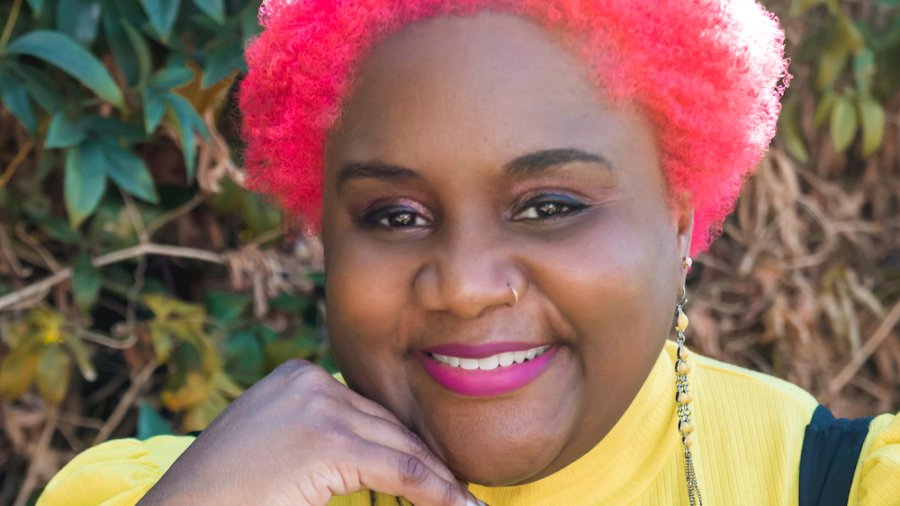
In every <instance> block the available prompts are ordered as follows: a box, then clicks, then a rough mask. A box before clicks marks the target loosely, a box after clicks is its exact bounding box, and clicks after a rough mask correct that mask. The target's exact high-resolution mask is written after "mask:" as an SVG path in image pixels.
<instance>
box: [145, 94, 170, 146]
mask: <svg viewBox="0 0 900 506" xmlns="http://www.w3.org/2000/svg"><path fill="white" fill-rule="evenodd" d="M141 100H142V101H143V103H144V131H145V132H147V134H148V135H150V134H152V133H153V132H155V131H156V127H158V126H159V122H160V121H162V117H163V114H165V112H166V102H165V100H163V99H162V97H160V96H159V94H158V93H157V92H156V91H154V90H152V89H150V88H144V89H143V90H142V91H141Z"/></svg>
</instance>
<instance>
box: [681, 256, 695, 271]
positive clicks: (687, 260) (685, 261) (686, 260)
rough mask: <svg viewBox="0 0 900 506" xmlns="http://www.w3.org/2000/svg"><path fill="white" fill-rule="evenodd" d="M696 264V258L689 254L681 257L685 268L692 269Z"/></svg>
mask: <svg viewBox="0 0 900 506" xmlns="http://www.w3.org/2000/svg"><path fill="white" fill-rule="evenodd" d="M692 265H694V259H693V258H691V257H689V256H684V257H681V266H682V267H684V268H685V269H690V268H691V266H692Z"/></svg>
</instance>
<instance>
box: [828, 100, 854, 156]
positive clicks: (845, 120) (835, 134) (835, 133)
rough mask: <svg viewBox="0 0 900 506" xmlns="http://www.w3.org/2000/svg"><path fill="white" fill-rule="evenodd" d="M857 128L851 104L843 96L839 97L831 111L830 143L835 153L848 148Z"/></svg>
mask: <svg viewBox="0 0 900 506" xmlns="http://www.w3.org/2000/svg"><path fill="white" fill-rule="evenodd" d="M858 127H859V124H858V122H857V118H856V108H855V107H854V106H853V102H852V101H851V100H850V99H849V98H847V97H845V96H839V97H838V98H837V99H835V102H834V107H833V108H832V110H831V142H832V143H833V144H834V150H835V152H837V153H843V152H844V151H846V150H847V148H848V147H850V143H852V142H853V138H854V137H856V130H857V128H858Z"/></svg>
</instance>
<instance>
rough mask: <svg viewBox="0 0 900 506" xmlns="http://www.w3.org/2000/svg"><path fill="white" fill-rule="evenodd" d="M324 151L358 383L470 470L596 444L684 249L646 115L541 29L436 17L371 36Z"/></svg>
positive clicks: (630, 388) (685, 221) (509, 475)
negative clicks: (376, 38) (606, 92)
mask: <svg viewBox="0 0 900 506" xmlns="http://www.w3.org/2000/svg"><path fill="white" fill-rule="evenodd" d="M327 151H328V154H327V157H326V174H325V187H324V192H325V197H324V228H323V240H324V245H325V254H326V273H327V286H326V290H327V310H328V327H329V333H330V336H331V339H332V342H333V347H334V353H335V356H336V357H337V360H338V363H339V365H340V367H341V370H342V371H343V372H344V376H345V378H346V379H347V381H348V383H349V384H350V385H351V386H352V387H353V388H354V389H355V390H357V391H358V392H360V393H362V394H363V395H365V396H367V397H369V398H371V399H374V400H375V401H377V402H379V403H381V404H383V405H384V406H386V407H387V408H388V409H390V410H391V411H392V412H393V413H394V414H396V415H397V417H398V418H399V419H400V420H402V421H403V422H404V423H405V424H407V425H408V426H409V427H411V428H412V429H413V430H415V431H416V432H417V433H418V434H419V435H420V436H421V437H422V438H423V440H424V441H425V442H426V443H427V444H428V445H429V446H430V447H431V448H432V449H433V450H434V452H435V453H436V454H437V455H438V456H439V457H441V458H442V459H443V460H444V461H445V462H447V464H448V465H449V466H450V468H451V469H453V471H454V472H455V473H457V475H458V476H459V477H460V478H462V479H465V480H468V481H474V482H478V483H482V484H485V485H511V484H517V483H523V482H527V481H532V480H535V479H538V478H541V477H543V476H546V475H548V474H551V473H553V472H555V471H557V470H559V469H561V468H562V467H564V466H565V465H566V464H568V463H570V462H572V461H573V460H575V459H577V458H578V457H580V456H581V455H583V454H584V453H585V452H587V451H588V450H590V449H591V448H592V447H593V446H594V445H596V443H597V442H598V441H599V440H600V439H602V438H603V437H604V435H606V433H607V432H608V431H609V430H610V428H611V427H612V426H613V425H614V424H615V423H616V421H617V420H618V419H619V417H620V416H621V415H622V414H623V412H624V411H625V409H626V408H627V407H628V405H629V403H630V402H631V400H632V399H633V398H634V396H635V394H636V393H637V392H638V390H639V389H640V387H641V385H642V383H643V381H644V379H645V378H646V377H647V374H648V373H649V371H650V369H651V367H652V365H653V363H654V361H655V359H656V357H657V356H658V354H659V353H660V350H661V348H662V345H663V341H664V340H665V338H666V336H667V334H668V332H669V329H670V326H671V323H672V315H673V311H674V305H675V303H676V300H677V297H678V291H679V287H680V286H681V283H682V282H683V279H684V270H683V269H682V267H681V258H682V256H683V255H685V254H686V253H687V252H688V250H689V244H688V241H689V237H690V227H691V223H692V218H691V214H690V210H689V209H688V208H687V205H675V206H674V207H675V208H676V209H675V210H674V211H673V210H672V208H671V207H670V206H669V204H668V201H667V196H666V190H665V187H664V182H663V177H662V174H661V171H660V165H659V160H658V157H657V153H656V151H655V145H654V138H653V135H652V132H651V129H650V127H649V125H648V124H647V122H646V121H645V120H644V119H643V118H642V117H641V115H639V114H637V113H635V112H633V111H632V112H629V111H626V110H622V109H621V108H618V109H617V108H613V107H612V106H611V105H610V104H609V103H607V102H605V101H604V100H603V99H602V98H600V97H598V93H597V92H596V91H595V88H594V87H593V86H592V84H591V82H590V81H589V79H587V77H586V76H585V68H584V66H583V65H582V64H581V63H580V62H578V61H576V60H575V59H574V58H572V57H570V55H569V54H568V53H567V52H566V51H565V50H564V49H562V48H561V47H560V46H558V45H556V43H555V42H554V40H553V39H552V37H551V36H550V35H548V34H547V33H545V32H544V31H543V30H542V29H541V28H539V27H537V26H536V25H532V24H530V23H529V22H527V21H524V20H521V19H518V18H515V17H511V16H506V15H500V14H481V15H478V16H475V17H467V18H440V19H434V20H430V21H426V22H423V23H419V24H415V25H412V26H409V27H407V28H405V29H404V30H402V31H401V32H399V33H398V34H395V35H393V36H391V37H390V38H388V39H387V40H385V41H383V42H382V43H380V44H379V45H378V46H377V47H376V48H375V50H374V52H373V53H372V55H371V56H370V57H369V58H368V60H367V61H366V63H365V65H364V67H363V69H362V72H361V74H360V75H359V79H358V81H357V82H356V85H355V88H354V91H353V93H352V94H351V95H350V97H349V98H348V99H347V101H346V102H345V108H344V114H343V116H342V119H341V122H340V124H339V125H338V126H336V127H335V129H334V130H333V131H332V132H331V134H330V136H329V139H328V146H327ZM512 289H515V291H516V292H517V295H518V302H517V303H515V304H514V305H513V302H514V299H515V295H514V294H513V290H512ZM539 347H547V348H539ZM534 348H539V350H542V351H543V354H542V355H538V356H535V357H534V358H533V359H531V360H527V361H524V362H523V361H522V355H525V356H526V358H527V357H528V355H527V352H526V351H527V350H529V349H534ZM517 351H518V353H515V352H517ZM533 353H534V352H533ZM510 361H512V363H511V364H510ZM447 362H449V363H447ZM519 362H521V363H519ZM473 364H477V367H478V369H477V370H469V368H471V367H474V365H473ZM482 369H484V370H482Z"/></svg>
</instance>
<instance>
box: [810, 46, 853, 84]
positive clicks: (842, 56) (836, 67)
mask: <svg viewBox="0 0 900 506" xmlns="http://www.w3.org/2000/svg"><path fill="white" fill-rule="evenodd" d="M849 57H850V48H849V46H848V44H847V43H846V42H843V41H841V40H840V38H839V37H834V38H833V39H832V41H831V43H830V44H829V45H828V47H827V48H826V49H825V51H824V52H823V53H822V56H821V58H819V68H818V73H817V74H816V84H817V85H818V86H819V88H820V89H827V88H829V87H831V86H834V82H835V81H837V79H838V77H840V75H841V72H843V70H844V66H846V64H847V59H848V58H849Z"/></svg>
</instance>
